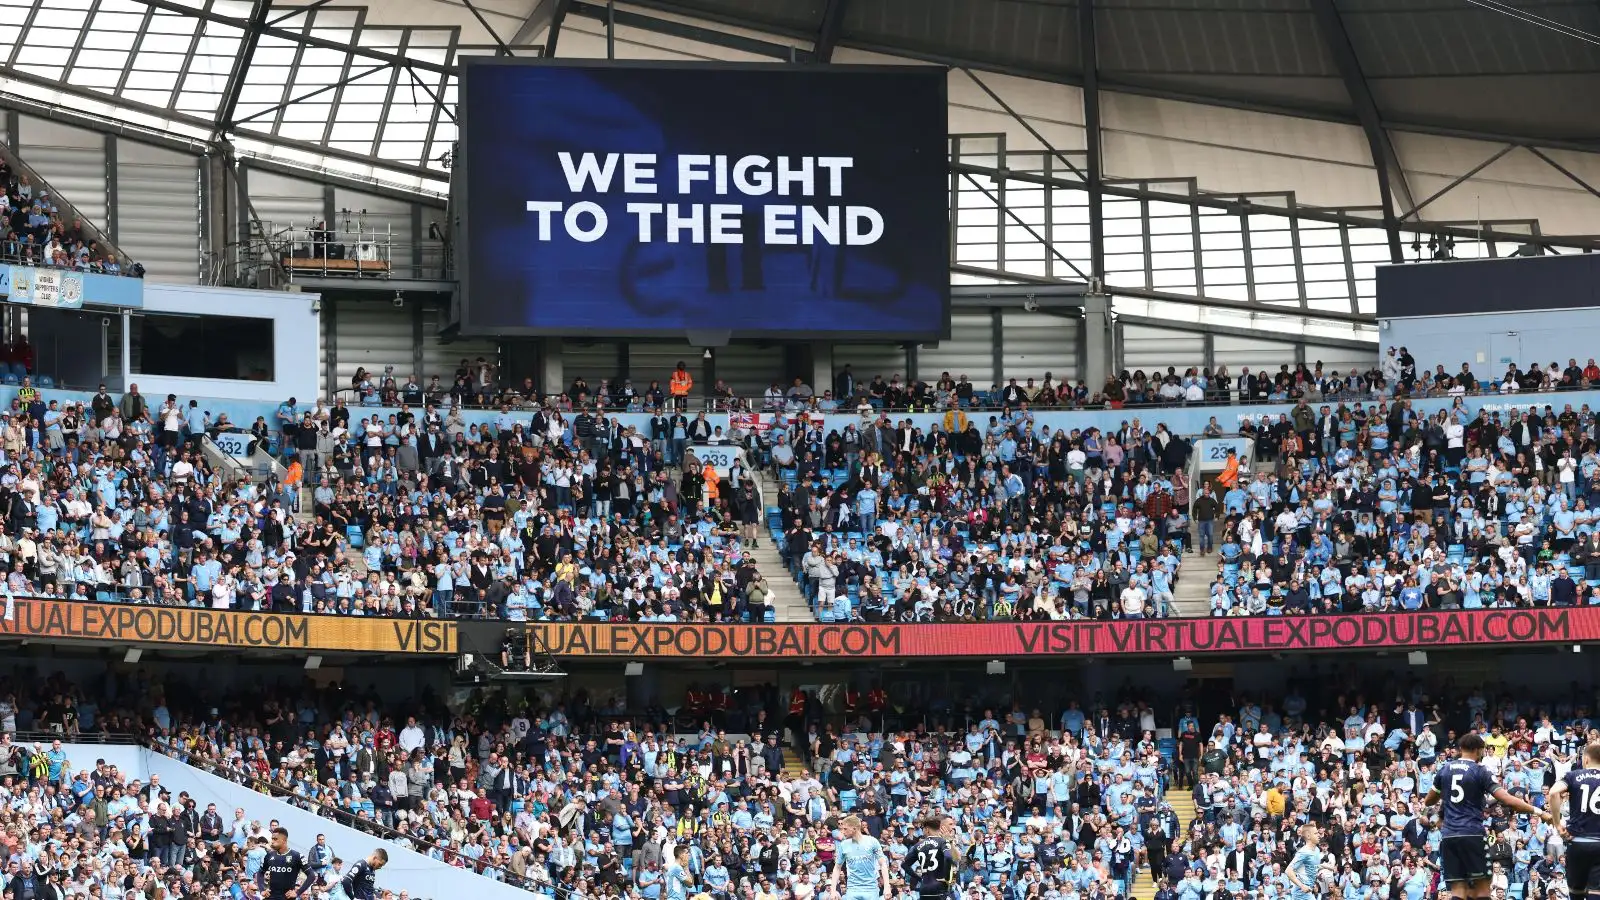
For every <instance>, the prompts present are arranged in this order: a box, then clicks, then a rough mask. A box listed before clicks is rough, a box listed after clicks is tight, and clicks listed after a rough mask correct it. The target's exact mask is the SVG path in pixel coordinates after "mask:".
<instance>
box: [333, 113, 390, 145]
mask: <svg viewBox="0 0 1600 900" xmlns="http://www.w3.org/2000/svg"><path fill="white" fill-rule="evenodd" d="M377 138H378V126H377V125H376V124H374V123H370V122H346V121H344V120H343V119H336V120H335V121H334V123H333V133H332V134H331V135H329V139H330V140H335V141H366V142H368V143H371V142H372V141H375V140H377Z"/></svg>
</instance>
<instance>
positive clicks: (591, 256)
mask: <svg viewBox="0 0 1600 900" xmlns="http://www.w3.org/2000/svg"><path fill="white" fill-rule="evenodd" d="M460 108H461V124H462V128H463V132H462V133H463V139H462V142H461V148H460V155H459V163H458V165H459V166H460V167H461V168H460V169H458V171H457V177H458V178H462V179H464V183H463V184H461V185H458V190H461V191H464V198H463V199H464V200H465V212H464V219H463V224H464V231H465V240H464V243H465V249H464V257H465V258H464V259H463V260H461V262H462V263H463V264H464V267H465V269H466V271H465V273H464V274H465V282H464V283H465V289H464V293H465V298H464V300H465V302H464V304H463V328H464V329H466V330H469V331H472V332H479V333H482V332H499V333H527V334H535V333H540V334H573V335H577V334H595V333H605V334H612V335H622V334H639V335H643V334H672V335H683V334H684V333H685V332H686V331H696V330H707V331H729V332H731V333H732V334H733V335H735V336H746V337H782V336H788V335H808V336H829V335H832V336H840V337H844V336H866V335H877V336H883V337H898V338H904V339H907V340H910V339H918V338H920V339H937V338H940V337H943V336H945V335H946V331H947V328H948V319H949V290H950V288H949V282H950V271H949V240H950V232H949V218H948V216H949V213H948V199H947V198H948V195H949V175H948V169H947V166H946V131H945V128H946V125H945V121H946V113H945V72H944V70H943V69H942V68H937V67H849V66H838V67H805V66H785V65H770V66H709V67H708V66H701V65H693V66H676V65H670V64H669V65H662V64H648V65H632V64H597V65H586V64H581V63H577V64H569V63H566V62H562V63H549V64H538V63H535V64H527V63H519V64H511V63H497V62H494V61H477V62H468V63H467V65H466V66H465V68H464V72H463V75H462V83H461V107H460ZM457 196H458V197H463V195H462V194H461V193H458V195H457Z"/></svg>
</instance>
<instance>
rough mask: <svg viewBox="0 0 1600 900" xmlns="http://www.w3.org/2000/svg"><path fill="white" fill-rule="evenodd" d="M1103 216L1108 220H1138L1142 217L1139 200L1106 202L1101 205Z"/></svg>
mask: <svg viewBox="0 0 1600 900" xmlns="http://www.w3.org/2000/svg"><path fill="white" fill-rule="evenodd" d="M1100 209H1101V211H1102V212H1101V215H1103V216H1105V217H1106V218H1107V219H1137V218H1139V216H1140V210H1139V201H1137V200H1120V199H1119V200H1105V201H1102V202H1101V204H1100Z"/></svg>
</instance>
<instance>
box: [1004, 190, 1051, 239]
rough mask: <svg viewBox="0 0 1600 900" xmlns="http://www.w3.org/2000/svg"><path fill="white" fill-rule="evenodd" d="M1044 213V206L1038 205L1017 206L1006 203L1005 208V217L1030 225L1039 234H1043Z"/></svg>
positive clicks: (1008, 198)
mask: <svg viewBox="0 0 1600 900" xmlns="http://www.w3.org/2000/svg"><path fill="white" fill-rule="evenodd" d="M1010 199H1011V198H1010V197H1007V198H1006V200H1008V201H1009V200H1010ZM1044 213H1045V210H1044V208H1043V207H1040V206H1033V207H1028V206H1024V207H1021V208H1018V207H1015V206H1009V205H1008V207H1007V208H1006V218H1008V219H1010V220H1011V221H1013V222H1016V223H1018V224H1027V225H1031V226H1033V228H1034V230H1035V231H1038V232H1039V233H1040V234H1044Z"/></svg>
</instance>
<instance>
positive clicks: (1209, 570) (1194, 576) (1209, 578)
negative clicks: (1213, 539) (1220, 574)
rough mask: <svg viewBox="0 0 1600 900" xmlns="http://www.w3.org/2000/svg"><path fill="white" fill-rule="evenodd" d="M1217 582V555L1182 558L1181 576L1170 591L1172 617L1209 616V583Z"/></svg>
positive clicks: (1192, 554)
mask: <svg viewBox="0 0 1600 900" xmlns="http://www.w3.org/2000/svg"><path fill="white" fill-rule="evenodd" d="M1216 580H1217V554H1216V552H1215V551H1213V552H1212V553H1211V554H1210V555H1209V556H1201V555H1200V554H1198V553H1190V554H1188V555H1186V556H1184V558H1183V575H1182V577H1180V578H1179V579H1178V584H1177V587H1174V588H1173V589H1172V606H1173V610H1172V614H1173V615H1174V616H1209V615H1211V583H1212V582H1213V581H1216Z"/></svg>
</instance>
